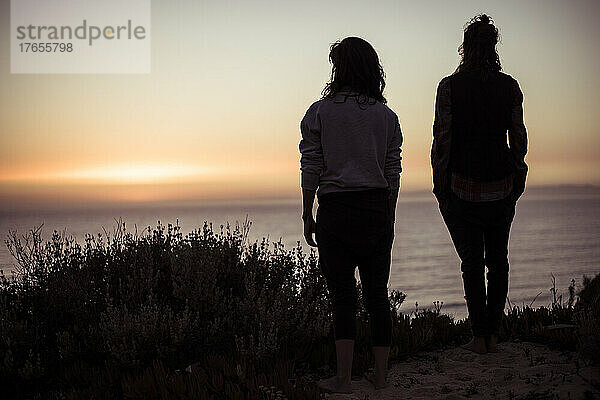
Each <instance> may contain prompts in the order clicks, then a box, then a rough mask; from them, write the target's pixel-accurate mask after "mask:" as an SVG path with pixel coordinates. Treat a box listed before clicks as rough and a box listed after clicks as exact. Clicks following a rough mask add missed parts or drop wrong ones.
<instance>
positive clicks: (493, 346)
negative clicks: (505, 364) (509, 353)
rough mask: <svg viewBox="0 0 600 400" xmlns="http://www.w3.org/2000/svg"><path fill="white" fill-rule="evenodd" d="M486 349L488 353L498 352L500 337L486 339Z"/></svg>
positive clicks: (492, 336) (494, 336)
mask: <svg viewBox="0 0 600 400" xmlns="http://www.w3.org/2000/svg"><path fill="white" fill-rule="evenodd" d="M485 347H486V348H487V351H488V353H497V352H498V335H490V336H488V337H486V338H485Z"/></svg>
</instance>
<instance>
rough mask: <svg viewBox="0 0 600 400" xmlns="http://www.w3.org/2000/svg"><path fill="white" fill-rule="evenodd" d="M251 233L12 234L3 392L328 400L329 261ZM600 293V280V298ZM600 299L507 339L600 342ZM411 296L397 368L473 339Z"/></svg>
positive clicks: (2, 314) (461, 325)
mask: <svg viewBox="0 0 600 400" xmlns="http://www.w3.org/2000/svg"><path fill="white" fill-rule="evenodd" d="M250 226H251V222H249V221H248V220H246V221H245V222H243V223H242V224H241V225H240V224H236V226H235V227H231V226H230V225H229V224H228V225H226V226H220V227H219V229H214V228H213V227H212V224H209V223H204V225H203V227H201V228H199V229H196V230H194V231H192V232H191V233H189V234H187V235H185V236H184V235H183V234H182V233H181V230H180V228H179V226H178V224H175V225H172V224H168V225H167V226H166V227H165V226H164V225H162V224H160V222H159V223H158V225H157V227H156V228H154V229H152V228H150V227H147V229H145V230H144V231H142V232H140V233H138V232H135V233H131V232H129V231H128V230H127V229H126V226H125V223H123V221H121V220H119V221H117V225H116V226H115V228H114V229H113V231H112V232H106V231H105V232H104V233H103V234H102V233H99V234H96V235H91V234H88V235H86V236H85V239H84V242H83V243H81V244H79V243H77V242H76V241H75V240H74V239H73V238H72V237H70V236H67V235H66V234H65V233H60V232H56V231H55V232H54V233H53V234H52V237H51V238H50V240H48V241H43V240H42V236H41V227H38V228H36V229H32V230H30V231H29V232H28V233H27V234H25V235H23V236H19V235H17V233H16V232H11V233H10V234H9V237H8V239H7V240H6V244H7V246H8V249H9V251H10V252H11V254H12V255H13V257H14V260H15V266H14V274H13V275H11V276H7V275H4V274H3V273H2V274H0V384H1V385H2V388H3V394H5V395H6V396H8V397H9V398H48V399H52V398H57V399H58V398H60V399H63V398H68V399H78V398H85V399H90V398H132V399H167V398H178V399H221V398H228V399H229V398H231V399H271V398H272V399H275V398H289V399H314V398H318V393H317V391H316V388H315V385H314V380H315V379H316V378H319V377H322V376H325V375H327V374H328V373H329V372H330V371H332V370H333V369H334V368H335V347H334V342H333V330H332V326H331V320H332V318H331V308H330V304H329V300H328V293H327V288H326V284H325V282H324V279H323V277H322V274H321V272H320V270H319V265H318V257H317V254H316V252H315V251H313V250H311V251H310V252H309V253H305V252H304V251H303V249H302V247H301V245H300V243H298V245H297V246H296V247H295V248H292V249H289V250H286V249H284V246H283V244H282V243H281V242H269V241H268V240H267V239H264V238H263V239H262V240H261V241H255V242H254V243H251V242H250V241H249V240H248V232H249V229H250ZM594 285H596V286H597V278H595V280H594V281H590V282H588V286H587V287H596V286H594ZM587 287H586V288H587ZM586 290H587V289H584V290H583V291H582V292H581V293H580V294H579V296H580V298H581V299H585V307H584V305H583V303H584V302H583V301H580V302H576V303H573V302H571V303H566V304H564V306H563V307H562V308H546V309H544V308H542V309H539V310H531V309H522V310H515V309H514V308H513V309H512V310H511V311H510V312H509V314H508V316H507V317H506V318H505V321H504V325H503V335H504V337H516V336H519V335H520V336H522V337H532V338H536V337H537V336H536V335H537V333H536V332H538V331H539V329H537V328H539V326H543V325H544V324H551V323H555V322H557V321H556V320H557V319H558V320H559V321H562V320H565V321H568V322H569V323H572V324H579V326H580V328H579V333H578V335H579V336H578V340H580V339H581V338H583V337H584V332H586V331H585V330H586V329H587V330H588V331H589V333H590V334H595V335H596V336H595V337H596V338H597V326H598V324H597V321H598V308H597V307H598V306H597V304H598V301H597V293H598V291H597V288H596V291H595V292H594V291H593V290H591V291H586ZM358 292H359V300H361V301H359V310H358V313H357V321H356V322H357V341H356V348H355V363H354V367H353V368H354V369H353V373H354V374H361V373H362V372H363V371H365V370H366V369H367V368H368V367H369V366H371V365H372V361H373V360H372V358H371V357H372V356H371V352H370V337H369V335H370V332H369V329H368V316H367V313H366V311H365V308H364V305H363V303H362V290H361V287H360V284H359V285H358ZM594 293H595V294H594ZM594 296H596V297H594ZM404 299H405V295H404V294H403V293H402V292H399V291H391V292H390V302H391V304H392V316H393V339H392V341H393V345H392V349H391V355H390V356H391V357H390V359H391V360H400V359H403V358H404V357H406V356H408V355H410V354H414V353H416V352H418V351H420V350H423V349H432V348H436V347H438V348H439V347H443V346H450V345H455V344H459V343H462V342H464V341H465V340H467V339H468V337H469V332H470V331H469V324H468V321H464V320H462V321H455V320H454V319H453V318H452V317H450V316H447V315H444V314H443V313H442V312H441V305H440V304H439V303H438V304H437V305H436V306H435V307H433V309H421V310H419V309H417V310H415V312H413V313H410V314H408V315H407V314H403V313H401V312H400V311H399V307H400V305H401V304H402V302H403V301H404ZM594 299H596V300H594ZM594 301H595V303H594ZM594 304H595V306H594ZM586 307H587V308H586ZM589 307H596V308H593V309H594V310H595V311H594V312H595V314H590V313H589V310H590V308H589ZM565 310H566V311H565ZM578 313H579V314H578ZM594 324H596V325H594ZM536 329H537V330H536ZM538 336H539V335H538ZM587 337H589V335H588V336H587ZM578 343H579V344H580V345H582V344H583V342H582V341H581V340H580V341H579V342H578ZM586 343H587V342H586ZM590 343H591V344H590ZM590 343H588V344H586V345H591V346H593V342H590Z"/></svg>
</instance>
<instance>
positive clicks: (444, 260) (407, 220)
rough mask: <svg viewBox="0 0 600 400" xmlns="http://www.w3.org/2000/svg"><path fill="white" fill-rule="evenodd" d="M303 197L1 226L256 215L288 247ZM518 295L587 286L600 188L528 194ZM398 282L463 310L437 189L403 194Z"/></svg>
mask: <svg viewBox="0 0 600 400" xmlns="http://www.w3.org/2000/svg"><path fill="white" fill-rule="evenodd" d="M300 212H301V208H300V204H299V201H298V200H272V201H255V202H252V203H246V204H242V203H229V204H214V203H213V204H196V205H186V206H177V207H174V206H156V207H152V206H144V207H136V208H132V207H131V206H122V207H117V206H115V207H110V208H109V207H102V208H98V209H85V210H84V209H80V210H77V209H69V210H47V211H43V210H37V211H10V212H7V211H2V212H0V234H1V235H2V237H3V238H6V236H7V234H8V232H9V230H15V229H16V230H17V232H18V233H19V234H22V233H25V232H26V231H27V230H28V229H31V228H34V227H36V226H39V225H40V224H41V223H43V224H44V225H43V228H42V234H43V237H44V238H45V239H48V238H50V236H51V234H52V232H53V231H54V230H58V231H66V233H67V234H68V235H73V236H74V237H75V238H76V239H77V240H78V241H80V242H83V238H84V235H85V233H94V234H95V233H98V232H103V228H105V229H107V230H108V231H112V228H113V227H114V226H115V219H118V218H122V219H123V221H124V222H125V223H126V225H127V229H128V230H129V231H135V226H136V225H137V228H138V231H141V230H143V229H144V228H146V227H148V226H152V227H155V226H156V223H157V222H158V221H160V222H161V223H163V224H165V225H166V224H167V223H172V224H175V222H176V219H179V225H180V226H181V228H182V232H183V233H184V234H185V233H188V232H190V231H192V230H193V229H196V228H201V227H202V225H203V223H204V221H208V222H212V223H213V227H216V228H217V230H218V229H219V225H220V224H226V223H227V222H230V223H231V224H235V222H236V221H239V222H243V221H244V220H245V218H246V216H248V218H249V219H250V220H251V221H252V227H251V230H250V239H251V240H253V241H254V240H260V239H261V238H262V237H268V238H269V240H270V241H279V239H280V238H281V240H282V242H283V243H284V244H285V246H286V248H291V247H295V246H296V245H297V242H298V241H301V243H302V244H303V247H304V249H305V250H306V251H308V249H309V247H308V246H307V245H306V244H305V243H304V240H303V239H302V224H301V220H300ZM509 250H510V289H509V299H510V301H511V302H512V303H516V304H518V305H522V304H530V303H531V302H532V301H533V299H534V298H535V297H536V296H537V295H538V293H540V292H541V295H540V296H539V297H538V298H537V299H536V300H535V303H534V305H538V306H539V305H545V304H548V303H549V302H550V291H549V289H550V287H551V285H552V278H551V274H554V276H555V277H556V282H557V287H558V289H559V292H561V293H565V294H566V292H567V287H568V285H569V283H570V281H571V279H575V281H576V283H577V284H578V285H581V282H582V276H583V275H584V274H585V275H588V276H593V275H595V274H597V273H600V191H598V190H597V189H593V190H583V191H577V190H575V191H573V190H565V191H561V190H560V189H558V190H556V189H555V190H553V191H550V192H547V191H543V190H542V191H535V190H531V191H528V193H526V195H525V196H524V197H523V198H522V199H521V200H519V203H518V205H517V213H516V216H515V221H514V223H513V226H512V231H511V239H510V248H509ZM13 263H14V261H13V259H12V257H11V255H10V254H9V252H8V249H7V246H6V245H5V244H4V240H3V241H2V244H1V246H0V266H1V267H2V269H4V270H5V273H9V271H10V270H11V268H12V267H11V264H13ZM390 286H391V288H394V289H399V290H402V291H403V292H405V293H406V294H407V298H406V302H405V303H404V305H403V306H402V308H403V310H404V311H405V312H410V311H412V310H414V308H415V302H418V304H419V308H423V307H431V305H432V302H434V301H443V302H444V305H443V311H445V312H447V313H450V314H453V315H455V316H456V317H464V316H465V315H466V309H465V305H464V299H463V288H462V280H461V276H460V265H459V260H458V257H457V255H456V252H455V251H454V248H453V246H452V243H451V240H450V236H449V235H448V231H447V230H446V227H445V226H444V224H443V222H442V219H441V216H440V214H439V211H438V209H437V205H436V203H435V201H434V199H433V197H432V196H431V195H428V194H425V193H423V194H407V195H403V194H401V198H400V200H399V203H398V206H397V217H396V236H395V241H394V247H393V261H392V272H391V277H390Z"/></svg>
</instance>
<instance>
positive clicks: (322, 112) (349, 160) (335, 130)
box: [299, 91, 402, 198]
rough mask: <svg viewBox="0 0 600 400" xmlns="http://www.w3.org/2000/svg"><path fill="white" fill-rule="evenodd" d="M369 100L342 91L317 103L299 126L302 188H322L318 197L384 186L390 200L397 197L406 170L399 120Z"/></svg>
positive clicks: (385, 108) (382, 105)
mask: <svg viewBox="0 0 600 400" xmlns="http://www.w3.org/2000/svg"><path fill="white" fill-rule="evenodd" d="M365 100H366V99H365V98H364V96H361V97H357V96H356V94H355V93H351V92H348V91H344V92H338V93H337V94H336V96H335V97H334V98H324V99H321V100H319V101H317V102H315V103H313V104H312V105H311V106H310V107H309V108H308V111H306V115H305V116H304V118H303V119H302V121H301V122H300V131H301V133H302V140H300V145H299V150H300V153H301V157H300V170H301V171H302V172H301V186H302V188H305V189H311V190H317V197H318V198H320V197H321V196H322V195H324V194H326V193H330V192H339V191H354V190H365V189H369V188H385V187H389V188H390V191H391V193H390V194H391V196H397V194H398V189H399V187H400V172H401V171H402V167H401V163H400V162H401V159H402V157H401V156H400V152H401V149H400V146H401V145H402V132H401V130H400V123H399V122H398V116H397V115H396V113H394V112H393V111H392V110H391V109H390V108H389V107H388V106H386V105H385V104H383V103H381V102H379V101H375V100H374V99H369V101H368V102H367V103H364V102H365ZM359 101H360V102H361V103H364V104H361V103H359ZM394 198H395V197H394Z"/></svg>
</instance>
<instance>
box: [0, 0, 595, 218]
mask: <svg viewBox="0 0 600 400" xmlns="http://www.w3.org/2000/svg"><path fill="white" fill-rule="evenodd" d="M9 5H10V1H9V0H0V18H1V21H2V26H4V27H7V28H6V29H4V30H3V31H2V33H1V34H0V39H1V40H0V46H1V48H0V54H2V55H3V56H2V57H0V205H2V206H5V207H12V206H15V207H16V206H19V205H20V204H30V203H31V204H34V203H35V204H41V205H43V204H45V203H47V202H61V203H64V204H71V203H81V202H89V203H95V202H100V203H101V202H111V201H119V202H120V201H155V200H161V201H177V200H185V199H190V200H191V199H244V198H258V197H298V196H299V193H300V171H299V159H300V154H299V152H298V142H299V140H300V132H299V121H300V120H301V118H302V117H303V115H304V113H305V111H306V109H307V108H308V106H309V105H310V104H311V103H312V102H314V101H315V100H317V99H318V98H319V96H320V92H321V90H322V88H323V86H324V85H325V83H326V81H327V79H328V77H329V73H330V65H329V62H328V59H327V56H328V51H329V46H330V44H331V43H332V42H334V41H336V40H337V39H341V38H343V37H346V36H350V35H352V36H361V37H363V38H365V39H366V40H368V41H369V42H370V43H371V44H372V45H373V46H374V47H375V49H376V50H377V51H378V53H379V55H380V58H381V62H382V64H383V67H384V69H385V71H386V75H387V86H386V92H385V95H386V97H387V99H388V105H389V106H390V107H391V108H392V109H393V110H394V111H395V112H396V113H397V114H398V116H399V118H400V123H401V126H402V130H403V134H404V144H403V153H402V156H403V173H402V177H401V182H402V189H401V190H403V191H413V190H430V189H431V169H430V166H429V151H430V146H431V127H432V123H433V106H434V96H435V89H436V87H437V83H438V82H439V80H440V79H441V78H442V77H444V76H446V75H448V74H450V73H452V71H453V70H454V69H455V68H456V65H457V63H458V60H459V58H458V54H457V48H458V46H459V44H460V42H461V40H462V27H463V25H464V24H465V23H466V22H467V21H468V20H469V19H470V18H471V17H472V16H474V15H475V14H478V13H481V12H486V13H488V14H490V15H491V16H492V17H493V18H494V20H495V22H496V24H497V26H498V28H499V30H500V34H501V38H502V42H501V44H499V46H498V50H499V53H500V56H501V62H502V66H503V70H504V71H505V72H506V73H508V74H511V75H512V76H513V77H515V78H516V79H517V80H518V81H519V83H520V85H521V89H522V90H523V93H524V95H525V101H524V110H525V124H526V126H527V129H528V132H529V141H530V148H529V154H528V156H527V158H526V161H527V162H528V164H529V166H530V174H529V177H528V184H529V185H558V184H593V185H599V184H600V159H599V157H598V154H599V151H600V121H599V120H598V118H597V108H598V105H599V97H598V93H600V76H599V75H598V71H600V52H598V45H597V21H598V19H599V17H600V6H599V5H598V3H597V2H595V1H583V0H575V1H569V2H565V1H558V0H548V1H544V2H529V1H528V2H522V1H516V0H515V1H512V0H510V1H503V2H497V1H463V2H447V1H433V2H415V1H396V0H385V1H381V2H378V3H377V6H376V7H375V6H374V5H373V4H372V3H371V2H365V1H362V0H361V1H359V0H336V1H331V2H322V1H317V0H306V1H302V2H276V1H264V0H257V1H252V2H246V1H242V0H228V1H192V0H182V1H178V2H175V3H174V2H153V4H152V25H151V30H152V62H151V71H152V72H151V73H150V74H139V75H136V74H123V75H119V74H104V75H102V74H98V75H87V74H58V75H52V74H47V75H46V74H39V75H35V74H31V75H19V74H10V68H9V65H10V60H9V53H10V52H9V42H10V40H9V36H8V34H9V32H8V27H9V26H10V12H9V11H10V10H9ZM366 16H368V18H366Z"/></svg>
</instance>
